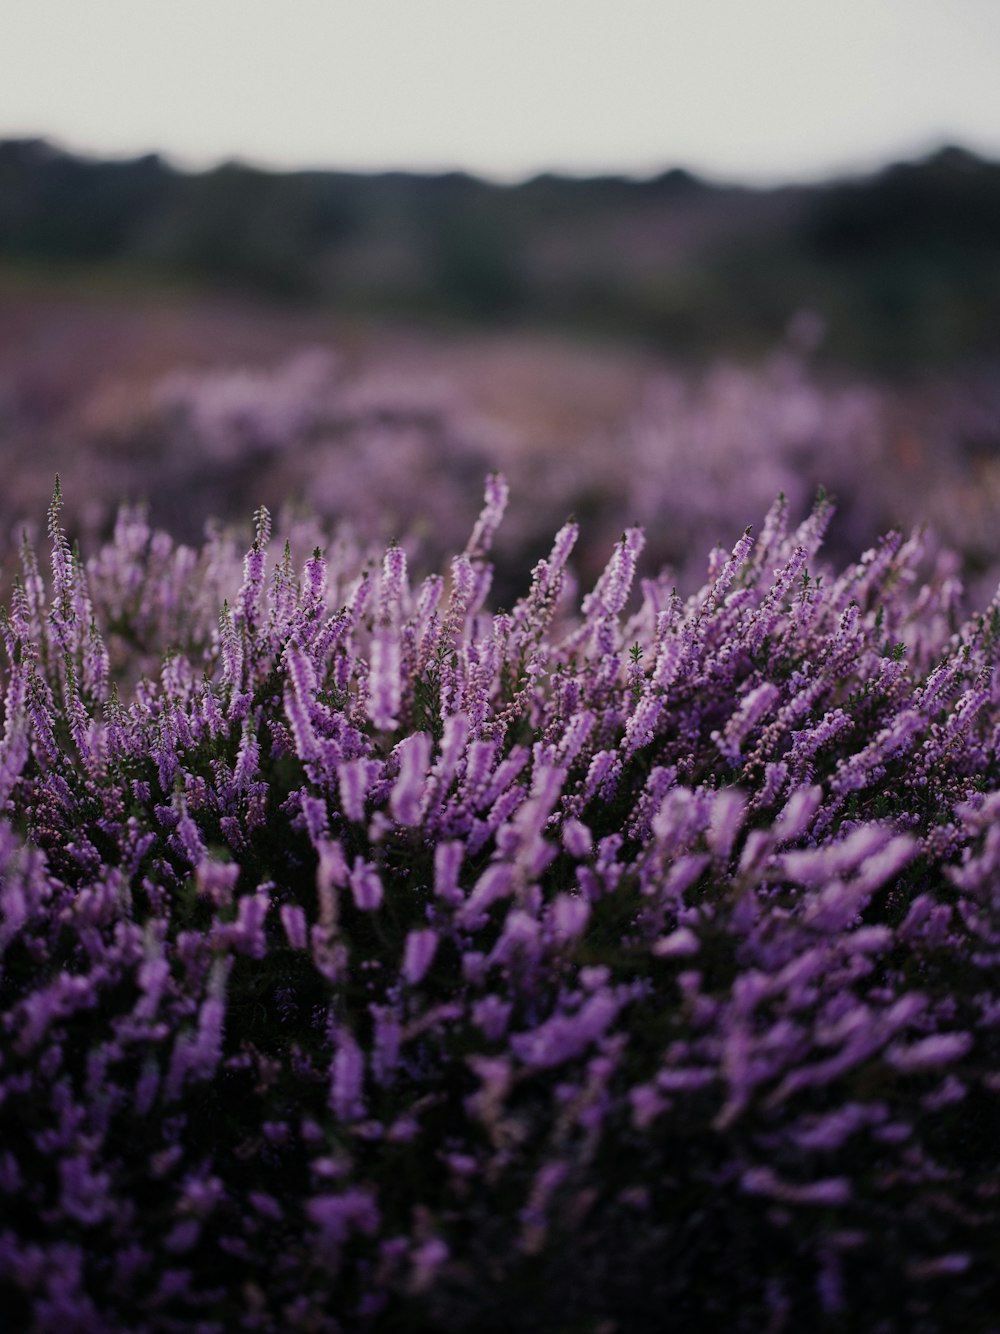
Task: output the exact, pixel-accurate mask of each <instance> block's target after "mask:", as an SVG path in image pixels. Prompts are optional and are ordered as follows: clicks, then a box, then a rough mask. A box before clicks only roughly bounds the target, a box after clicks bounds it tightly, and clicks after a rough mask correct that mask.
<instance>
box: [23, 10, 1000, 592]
mask: <svg viewBox="0 0 1000 1334" xmlns="http://www.w3.org/2000/svg"><path fill="white" fill-rule="evenodd" d="M3 30H4V31H3V44H2V47H0V468H2V486H0V556H5V555H6V552H8V551H9V550H10V548H11V543H12V542H14V541H16V539H17V537H18V535H19V533H20V531H21V529H22V528H23V527H24V526H25V524H27V525H28V526H34V527H36V528H37V526H38V525H39V522H40V521H41V520H42V519H43V517H44V511H45V507H46V504H47V502H48V499H49V497H50V495H51V490H52V482H53V476H54V474H55V473H56V472H57V471H58V472H59V473H60V474H61V475H62V478H63V487H64V492H65V494H66V498H67V508H68V513H69V515H70V519H71V522H72V525H73V526H74V528H75V530H77V531H78V532H79V533H80V534H81V535H82V536H84V537H85V538H90V537H97V536H100V535H101V534H102V533H104V532H106V531H107V530H108V528H109V525H110V523H111V521H112V517H113V514H114V512H115V509H116V508H117V506H118V504H119V503H120V502H121V501H123V500H137V499H145V500H146V501H147V502H148V504H149V506H150V508H151V510H152V514H153V518H154V520H155V521H156V523H158V524H161V525H163V526H165V527H167V528H168V529H169V530H170V531H172V532H173V533H174V534H175V535H176V536H178V537H179V538H181V539H183V540H186V541H195V540H197V539H198V538H199V536H200V535H201V534H202V532H203V530H204V526H205V523H206V522H207V521H208V520H209V519H211V518H216V519H218V520H221V521H222V522H224V523H229V522H236V523H240V524H242V525H243V527H244V528H245V529H246V530H247V532H249V515H250V514H251V512H252V511H253V509H254V508H255V507H256V506H257V505H258V504H260V503H262V502H263V503H267V504H268V505H269V506H270V507H271V508H272V510H274V511H276V512H280V511H282V510H284V511H285V513H286V515H287V516H288V519H287V521H288V522H292V519H293V516H294V515H296V514H304V513H306V512H308V513H311V514H314V515H316V516H318V518H319V519H320V520H322V521H323V522H324V523H326V524H327V525H328V526H329V525H330V524H341V525H346V527H347V528H348V529H350V530H351V531H353V533H354V534H355V535H356V536H357V538H358V540H359V541H361V542H362V543H365V542H369V541H371V542H379V541H385V540H388V539H389V538H392V537H395V538H399V539H400V540H402V541H405V542H407V543H408V544H409V545H410V546H411V547H412V548H413V550H414V552H416V551H417V549H419V550H420V551H421V552H422V563H423V564H424V565H434V564H435V563H436V562H439V561H440V560H441V559H442V558H443V557H444V556H445V555H446V554H447V553H448V552H449V551H451V550H454V549H460V548H461V546H462V545H463V544H464V541H465V537H466V535H467V532H468V530H469V528H470V526H471V524H472V522H473V520H474V518H475V514H476V511H477V508H478V504H479V499H480V497H481V490H482V479H483V475H484V473H485V472H486V471H487V470H489V469H491V468H494V467H501V468H503V470H504V471H505V472H506V473H507V475H508V477H509V479H510V481H511V484H512V508H511V513H510V517H509V520H508V522H507V523H506V525H505V529H504V530H503V532H502V535H501V538H500V546H499V560H500V587H501V590H502V591H506V588H507V585H508V584H509V585H510V587H511V588H513V581H515V580H516V579H517V577H518V575H517V572H518V571H520V572H521V578H523V574H524V572H525V568H526V564H527V563H528V562H530V561H531V560H533V559H534V558H536V557H537V556H538V555H539V554H541V552H542V551H543V550H544V549H545V547H546V543H547V541H548V539H549V538H550V536H551V534H552V533H553V531H554V530H555V528H556V527H557V526H558V525H559V524H560V523H561V522H562V521H563V520H564V519H565V517H566V515H567V514H569V513H571V512H572V513H574V514H575V515H576V517H577V518H578V519H580V520H581V522H582V524H583V528H584V539H585V540H584V544H583V548H582V551H581V555H580V560H581V567H582V569H581V572H582V573H583V574H584V575H585V576H586V577H590V576H591V575H592V574H593V573H594V572H595V571H596V570H597V569H598V568H599V567H600V565H601V564H602V563H603V561H604V559H605V558H606V556H607V552H608V547H609V545H610V543H611V542H612V541H613V540H614V539H615V537H616V536H617V535H618V534H619V533H620V531H621V528H622V527H623V526H624V525H625V524H626V523H631V522H635V521H640V522H643V523H644V524H646V526H647V530H648V534H649V561H650V563H651V564H653V565H655V564H660V563H667V564H669V565H670V566H672V568H673V569H674V571H675V573H676V577H677V581H678V584H679V585H683V586H686V587H690V585H691V584H692V582H694V581H696V580H697V579H698V577H699V575H700V574H701V573H702V571H703V570H704V565H705V560H706V557H707V554H708V550H709V548H710V547H711V546H712V545H713V544H715V543H716V542H721V543H723V544H725V545H731V544H732V543H733V542H734V541H735V540H736V538H737V537H738V535H739V534H740V533H741V531H742V530H743V528H744V527H745V526H746V525H747V524H748V523H754V524H759V523H760V521H761V519H762V517H763V514H764V512H765V511H766V509H767V508H768V506H769V504H770V502H771V501H772V500H773V499H774V497H775V495H776V494H777V493H778V492H779V491H784V492H785V494H786V495H787V496H788V497H789V499H790V501H791V503H792V506H793V509H794V510H795V511H796V512H797V513H800V514H801V513H804V512H805V511H806V510H807V509H808V506H809V502H810V498H811V496H812V494H813V492H814V491H815V488H816V486H817V485H818V484H820V483H822V484H824V485H825V487H826V488H827V490H829V491H832V492H833V493H834V494H835V495H836V497H837V499H838V518H837V521H836V524H835V526H834V529H833V531H832V534H831V539H830V540H831V556H832V557H833V558H835V559H843V558H851V557H854V556H857V555H858V554H859V552H860V550H861V549H862V548H863V547H864V546H866V545H868V544H869V543H870V542H871V541H873V540H874V538H875V537H876V536H877V535H878V534H879V533H880V532H881V531H883V530H885V529H886V528H887V527H889V526H892V525H902V526H905V527H908V526H910V525H912V524H913V523H915V522H918V521H927V522H928V523H929V525H930V526H931V530H932V532H933V534H934V537H933V539H932V546H933V543H935V542H938V543H940V544H942V545H943V546H946V547H951V548H954V549H955V550H956V552H957V553H958V559H959V563H960V564H961V565H962V566H963V568H964V573H965V575H966V577H967V578H968V580H969V581H970V582H971V583H972V584H973V586H976V587H979V586H982V587H986V586H987V585H988V584H989V581H990V580H995V578H996V575H997V567H998V564H1000V544H998V541H997V533H998V531H1000V529H998V520H1000V94H998V92H997V80H996V70H997V69H998V68H1000V6H997V5H996V3H995V0H952V3H949V4H947V5H946V4H944V3H936V2H934V0H866V2H865V3H859V2H858V0H842V3H841V4H839V5H838V6H836V7H831V6H828V5H823V4H820V3H813V2H812V0H758V2H757V3H755V4H753V5H747V4H745V3H742V0H699V2H698V3H694V2H692V3H687V0H618V2H617V3H616V4H615V5H613V6H612V5H607V4H603V3H601V4H598V3H587V2H585V0H578V3H576V4H573V5H568V4H564V3H561V2H560V0H531V2H530V3H528V0H506V3H504V4H502V5H501V4H496V3H494V2H493V0H477V3H476V4H475V5H471V4H469V3H467V0H461V2H459V0H368V3H366V4H365V5H358V4H355V3H337V2H336V0H296V3H293V4H288V3H282V4H278V3H272V2H271V0H198V3H197V4H195V3H187V2H186V0H178V2H177V3H173V4H171V5H170V6H165V5H163V4H162V3H158V2H157V0H89V3H88V4H87V5H86V6H71V5H68V4H66V3H64V0H30V2H29V0H10V2H9V3H8V4H7V5H5V9H4V19H3ZM505 580H506V581H507V584H505V582H504V581H505Z"/></svg>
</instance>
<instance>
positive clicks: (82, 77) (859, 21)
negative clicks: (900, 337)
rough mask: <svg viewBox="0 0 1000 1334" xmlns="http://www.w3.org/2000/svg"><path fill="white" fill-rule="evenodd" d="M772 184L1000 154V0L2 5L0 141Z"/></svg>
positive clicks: (41, 1)
mask: <svg viewBox="0 0 1000 1334" xmlns="http://www.w3.org/2000/svg"><path fill="white" fill-rule="evenodd" d="M22 135H45V136H49V137H54V138H56V139H58V140H59V141H61V142H62V143H64V144H65V145H67V146H69V147H72V148H76V149H83V150H86V151H89V152H93V153H99V154H115V155H119V154H133V153H140V152H147V151H150V150H158V151H162V152H165V153H167V154H168V155H170V156H172V157H173V158H174V159H175V160H177V161H179V162H181V163H182V164H184V165H188V166H204V165H208V164H210V163H213V162H217V161H219V160H220V159H223V158H227V157H240V158H243V159H248V160H251V161H255V162H258V163H261V164H263V165H268V166H281V167H296V166H324V167H343V168H352V169H382V168H387V167H404V168H410V169H415V170H423V169H441V168H454V167H458V168H465V169H467V170H471V171H476V172H479V173H483V174H487V175H491V176H494V177H498V178H504V179H510V178H516V177H519V176H523V175H525V174H529V173H532V172H535V171H538V170H544V169H560V170H564V171H570V172H585V173H586V172H596V171H626V172H640V173H648V172H651V171H657V170H661V169H663V168H665V167H669V166H675V165H681V166H686V167H689V168H692V169H694V170H698V171H703V172H706V173H708V174H710V175H714V176H728V177H737V178H741V179H745V180H760V181H774V180H786V179H793V178H804V177H816V176H820V175H824V174H827V173H830V172H839V171H845V170H854V169H858V168H865V167H869V166H873V165H876V164H878V163H880V162H883V161H885V160H887V159H890V158H893V157H898V156H901V155H910V154H913V153H917V152H922V151H926V150H928V149H930V148H932V147H936V146H937V145H939V144H941V143H943V142H946V141H948V142H961V143H964V144H966V145H968V146H969V147H971V148H974V149H977V150H979V151H980V152H985V153H988V154H992V155H994V156H1000V0H0V137H10V136H22Z"/></svg>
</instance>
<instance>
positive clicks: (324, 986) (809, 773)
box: [0, 475, 1000, 1334]
mask: <svg viewBox="0 0 1000 1334" xmlns="http://www.w3.org/2000/svg"><path fill="white" fill-rule="evenodd" d="M506 502H507V487H506V484H505V482H504V481H503V479H502V478H501V477H500V476H498V475H494V476H491V477H490V479H489V480H488V483H487V490H486V500H485V505H484V508H483V511H482V514H481V516H480V519H479V521H478V523H477V524H476V526H475V529H474V531H473V533H472V536H471V537H470V538H469V540H468V542H467V544H466V545H465V548H464V550H463V551H462V552H461V553H460V554H459V555H456V556H454V557H453V558H452V559H451V561H450V563H449V564H448V565H447V567H446V570H445V572H444V573H443V574H429V575H426V576H424V577H422V578H417V577H415V576H414V575H412V574H411V570H410V565H409V562H408V560H407V557H406V555H405V554H404V551H403V549H401V548H400V547H398V546H391V547H390V548H389V549H388V550H386V551H385V553H384V556H382V557H381V559H379V560H376V561H370V560H369V561H365V560H364V559H362V558H359V556H358V553H357V552H356V551H355V550H354V549H353V548H352V547H350V545H348V544H343V543H341V544H334V545H333V546H332V547H331V548H330V549H329V550H328V552H327V554H326V555H324V554H323V552H322V551H321V549H319V548H317V549H316V550H315V551H314V552H313V553H312V554H311V555H310V556H308V558H307V559H305V561H304V562H303V563H301V564H300V563H299V561H298V559H297V558H293V553H292V551H291V549H290V547H289V546H288V545H287V544H286V545H285V547H284V550H283V551H282V550H281V544H280V542H274V541H273V540H272V534H271V520H270V516H269V515H268V513H267V511H266V510H263V509H261V510H260V511H258V514H257V516H256V519H255V527H254V537H253V542H252V545H251V546H250V548H249V550H248V551H246V553H245V554H242V556H241V552H240V551H239V549H238V548H237V547H236V546H235V545H234V542H233V540H232V539H230V538H227V537H225V536H224V535H221V534H217V535H215V536H212V537H210V538H209V539H208V540H207V542H206V543H205V544H204V545H203V546H202V547H201V548H200V549H192V548H189V547H186V546H183V545H177V544H175V543H174V542H173V541H172V540H170V539H169V538H167V537H166V536H165V535H164V534H162V533H158V532H154V531H152V530H151V528H150V526H149V524H148V522H147V521H146V519H145V518H144V517H143V515H142V514H141V513H138V512H136V511H123V512H122V514H121V515H120V517H119V520H118V523H117V526H116V528H115V531H114V534H113V536H112V537H111V539H110V541H109V542H108V543H107V544H106V545H104V546H103V547H102V548H101V549H99V550H97V551H96V552H95V553H94V554H93V555H91V556H90V557H89V558H88V559H86V560H85V559H84V558H83V557H82V556H81V555H80V554H79V553H78V552H77V551H75V550H74V548H73V547H72V546H71V544H70V542H69V540H68V539H67V536H66V534H65V532H64V528H63V520H62V516H61V508H60V507H61V496H60V495H59V492H58V488H57V494H56V498H55V500H54V502H53V505H52V509H51V511H50V516H49V534H50V545H51V557H50V568H49V569H48V570H47V571H46V573H45V574H44V575H43V573H42V572H41V568H40V565H39V562H38V560H37V559H36V556H35V554H34V552H33V550H32V548H31V547H30V546H29V545H28V544H25V547H24V549H23V551H22V556H21V569H20V573H19V576H18V577H17V579H16V581H15V584H14V588H13V593H12V595H11V599H10V605H9V607H8V609H7V610H6V612H5V613H4V615H3V619H2V625H0V630H2V635H3V640H4V647H5V663H4V667H3V677H2V689H3V731H2V739H0V803H2V813H3V814H2V824H0V969H2V971H0V1292H2V1302H3V1305H2V1309H3V1311H4V1313H5V1319H6V1321H7V1327H8V1328H16V1329H25V1330H32V1331H40V1332H41V1331H49V1330H55V1329H59V1330H60V1331H64V1332H65V1334H69V1332H70V1331H80V1332H81V1334H88V1332H89V1331H129V1334H146V1332H148V1334H159V1332H160V1331H164V1332H166V1331H175V1330H177V1331H180V1330H185V1331H187V1330H197V1331H201V1332H202V1334H215V1332H218V1334H224V1332H225V1331H230V1330H262V1331H269V1330H282V1331H284V1330H305V1331H329V1332H330V1334H336V1332H338V1331H341V1332H346V1331H352V1330H356V1329H357V1330H364V1329H374V1330H383V1329H384V1330H413V1331H418V1330H427V1329H435V1330H454V1331H460V1330H472V1329H476V1330H487V1331H497V1332H498V1334H499V1331H506V1330H510V1329H518V1330H527V1331H543V1330H544V1331H566V1332H567V1334H568V1331H570V1330H585V1329H586V1330H598V1329H601V1330H605V1331H610V1330H638V1331H658V1330H660V1329H663V1328H664V1327H666V1326H667V1325H669V1327H670V1328H676V1329H678V1330H692V1331H693V1330H696V1329H697V1330H701V1329H705V1328H723V1327H727V1328H731V1329H733V1330H746V1331H760V1330H772V1331H775V1332H776V1334H777V1332H778V1331H796V1330H799V1329H802V1328H804V1327H806V1322H807V1321H808V1322H811V1324H812V1325H813V1326H814V1327H816V1328H818V1329H828V1330H831V1331H834V1330H844V1329H852V1330H853V1329H858V1330H861V1329H864V1330H871V1331H873V1332H878V1334H883V1332H884V1334H891V1332H892V1331H896V1330H899V1331H903V1330H906V1331H910V1330H938V1329H945V1328H949V1329H951V1328H961V1329H963V1330H974V1331H980V1332H981V1334H986V1331H988V1330H996V1329H997V1328H998V1327H1000V1322H998V1321H997V1319H996V1317H995V1315H994V1314H993V1312H994V1311H995V1309H996V1307H995V1305H994V1303H995V1300H996V1298H997V1296H998V1279H997V1267H996V1261H997V1249H996V1248H997V1238H998V1236H1000V1153H998V1150H997V1139H996V1126H997V1123H998V1119H997V1118H998V1112H1000V1107H998V1099H1000V980H998V979H1000V889H998V887H1000V836H998V828H1000V825H998V817H1000V796H998V793H997V777H998V746H1000V711H998V703H1000V685H998V684H997V683H996V682H995V681H994V678H993V674H992V667H993V663H994V660H995V658H996V654H997V646H998V642H1000V596H998V597H997V598H995V599H994V600H993V601H992V602H991V603H990V604H989V605H988V606H987V607H986V610H985V611H984V612H983V614H982V615H977V616H973V617H972V618H963V616H962V613H961V611H960V606H961V590H960V588H959V586H958V584H957V580H956V578H955V577H954V574H953V573H952V571H951V567H950V566H942V565H940V564H939V565H938V566H932V573H931V575H930V577H929V578H925V577H924V576H922V575H921V574H920V573H919V572H920V571H921V570H923V569H924V568H925V564H924V552H923V539H922V538H921V537H920V536H919V535H916V536H913V537H911V538H909V539H904V538H903V537H902V536H901V535H899V534H890V535H889V536H887V537H885V538H884V539H883V540H882V541H881V542H879V543H878V544H877V545H876V546H874V547H872V548H871V549H870V550H868V551H866V552H865V553H864V555H863V556H862V557H861V558H860V560H858V561H857V562H855V563H852V564H849V565H848V566H847V567H846V568H845V569H843V570H842V571H841V572H839V573H835V572H831V571H830V570H828V569H826V568H825V567H824V566H823V565H822V564H821V563H820V557H819V554H818V553H819V548H820V544H821V542H822V539H823V535H824V531H825V529H826V527H827V524H828V523H829V521H830V518H831V514H832V507H831V505H830V503H829V502H828V501H826V500H824V499H820V500H819V501H818V502H817V503H816V505H815V507H814V508H813V510H812V512H811V513H810V514H809V515H808V517H807V518H806V519H805V520H804V521H803V522H801V523H799V524H797V525H796V524H794V523H793V522H792V521H791V519H790V517H789V508H788V505H787V503H786V502H784V501H782V500H779V501H778V502H776V503H775V504H774V505H773V506H772V508H771V509H770V511H769V512H768V514H767V516H766V518H765V520H764V522H763V525H762V527H761V529H760V532H759V534H755V533H753V532H752V531H751V530H750V529H748V530H747V531H746V532H745V533H744V534H743V535H742V536H741V537H740V538H739V540H738V541H737V542H736V544H735V546H734V547H733V548H732V550H727V549H723V548H719V549H715V550H713V551H712V553H711V555H710V558H709V562H708V572H707V578H706V580H705V582H704V584H703V586H702V587H701V588H700V589H698V590H697V591H696V592H694V593H692V594H691V595H690V596H689V597H687V598H686V599H685V598H682V597H680V596H679V595H678V594H677V592H676V591H675V590H674V588H673V587H672V584H671V582H670V580H669V578H668V577H667V576H662V575H661V576H655V575H646V576H644V575H642V574H641V569H642V564H641V562H642V554H643V544H644V534H643V532H642V530H641V529H639V528H631V529H628V530H627V531H626V532H625V533H624V534H623V535H622V537H621V539H620V541H619V542H618V543H617V544H616V545H615V546H614V549H613V551H612V554H611V557H610V560H609V561H608V563H607V566H606V568H605V569H604V571H603V573H602V574H601V575H600V577H599V578H598V579H597V580H596V582H595V583H594V585H593V587H592V588H591V590H590V591H589V592H588V593H586V595H585V596H584V597H583V598H582V599H581V600H578V599H577V598H576V597H575V595H574V591H573V590H574V583H573V580H572V579H571V577H570V574H569V570H570V562H571V559H572V552H573V547H574V543H575V542H576V540H577V529H576V526H575V525H574V524H572V523H570V524H567V525H566V526H564V527H563V528H562V529H561V530H560V531H559V533H558V534H557V536H556V538H555V542H554V544H553V546H552V548H551V551H550V553H549V554H548V555H547V556H546V557H545V558H544V559H542V560H540V561H538V563H537V564H536V566H535V568H534V570H533V571H532V574H531V578H530V584H529V586H528V588H527V589H526V591H524V592H523V594H522V595H521V596H520V597H519V598H517V600H516V601H514V602H513V605H512V607H511V609H510V610H509V611H490V610H488V608H489V606H490V589H491V578H492V568H491V564H490V551H491V544H492V542H493V538H494V535H495V533H496V531H497V528H498V525H499V524H500V521H501V518H502V516H503V512H504V509H505V506H506Z"/></svg>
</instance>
